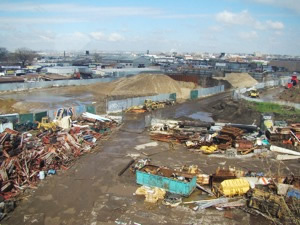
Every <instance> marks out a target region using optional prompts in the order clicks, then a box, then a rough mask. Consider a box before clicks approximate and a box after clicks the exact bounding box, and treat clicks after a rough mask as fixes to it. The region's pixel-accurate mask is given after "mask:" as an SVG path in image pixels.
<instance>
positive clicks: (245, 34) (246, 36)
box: [239, 31, 258, 40]
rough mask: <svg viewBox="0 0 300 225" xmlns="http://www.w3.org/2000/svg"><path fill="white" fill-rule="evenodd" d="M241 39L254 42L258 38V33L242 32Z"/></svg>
mask: <svg viewBox="0 0 300 225" xmlns="http://www.w3.org/2000/svg"><path fill="white" fill-rule="evenodd" d="M239 37H240V38H242V39H245V40H253V39H256V38H258V35H257V32H256V31H249V32H240V33H239Z"/></svg>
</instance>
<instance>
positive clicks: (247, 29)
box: [0, 0, 300, 55]
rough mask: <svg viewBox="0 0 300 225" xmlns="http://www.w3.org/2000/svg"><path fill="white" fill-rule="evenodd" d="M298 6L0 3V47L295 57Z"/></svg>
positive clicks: (245, 0)
mask: <svg viewBox="0 0 300 225" xmlns="http://www.w3.org/2000/svg"><path fill="white" fill-rule="evenodd" d="M299 27H300V1H299V0H211V1H199V0H189V1H179V0H172V1H171V0H164V1H140V0H139V1H138V0H130V1H124V0H123V1H121V0H110V1H97V0H92V1H80V0H77V1H74V0H73V1H57V0H52V1H49V0H45V1H42V3H41V1H21V0H15V1H7V0H2V1H0V30H1V32H0V47H6V48H7V49H8V50H10V51H13V50H15V49H16V48H20V47H27V48H30V49H33V50H45V49H48V50H54V51H64V50H66V51H84V50H91V51H93V50H100V51H139V52H146V50H148V49H149V50H150V52H151V51H152V52H157V51H161V52H231V53H234V52H236V53H238V52H239V53H253V52H261V53H264V54H268V53H269V54H283V55H285V54H287V55H299V50H300V29H299Z"/></svg>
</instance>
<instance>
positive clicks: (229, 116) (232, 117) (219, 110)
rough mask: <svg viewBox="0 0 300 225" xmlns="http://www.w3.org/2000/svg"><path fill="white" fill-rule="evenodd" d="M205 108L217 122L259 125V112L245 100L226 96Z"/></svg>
mask: <svg viewBox="0 0 300 225" xmlns="http://www.w3.org/2000/svg"><path fill="white" fill-rule="evenodd" d="M206 110H207V111H208V112H210V113H212V114H213V119H214V120H215V121H218V122H231V123H241V124H253V123H254V124H256V125H260V116H261V114H260V113H259V112H257V111H255V110H253V109H251V108H250V107H249V106H248V105H247V102H244V101H235V100H233V99H232V98H231V97H227V98H225V99H224V100H223V101H220V102H218V103H216V104H211V106H209V107H207V108H206ZM245 115H247V116H245Z"/></svg>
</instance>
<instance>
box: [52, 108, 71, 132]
mask: <svg viewBox="0 0 300 225" xmlns="http://www.w3.org/2000/svg"><path fill="white" fill-rule="evenodd" d="M72 116H73V111H72V108H68V109H64V108H60V109H58V110H57V113H56V116H55V119H54V120H53V122H54V123H55V124H56V125H57V126H58V127H60V128H63V129H69V128H70V127H71V123H72V119H71V118H72Z"/></svg>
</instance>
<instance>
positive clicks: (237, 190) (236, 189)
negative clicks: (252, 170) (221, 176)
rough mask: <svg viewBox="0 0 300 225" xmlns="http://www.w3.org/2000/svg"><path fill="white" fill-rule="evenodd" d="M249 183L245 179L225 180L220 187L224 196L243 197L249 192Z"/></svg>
mask: <svg viewBox="0 0 300 225" xmlns="http://www.w3.org/2000/svg"><path fill="white" fill-rule="evenodd" d="M249 189H250V185H249V182H248V181H247V180H245V179H243V178H239V179H229V180H224V181H223V182H222V183H221V185H220V191H221V193H222V194H223V195H224V196H228V197H231V196H234V195H243V194H245V193H246V192H247V191H249Z"/></svg>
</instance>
